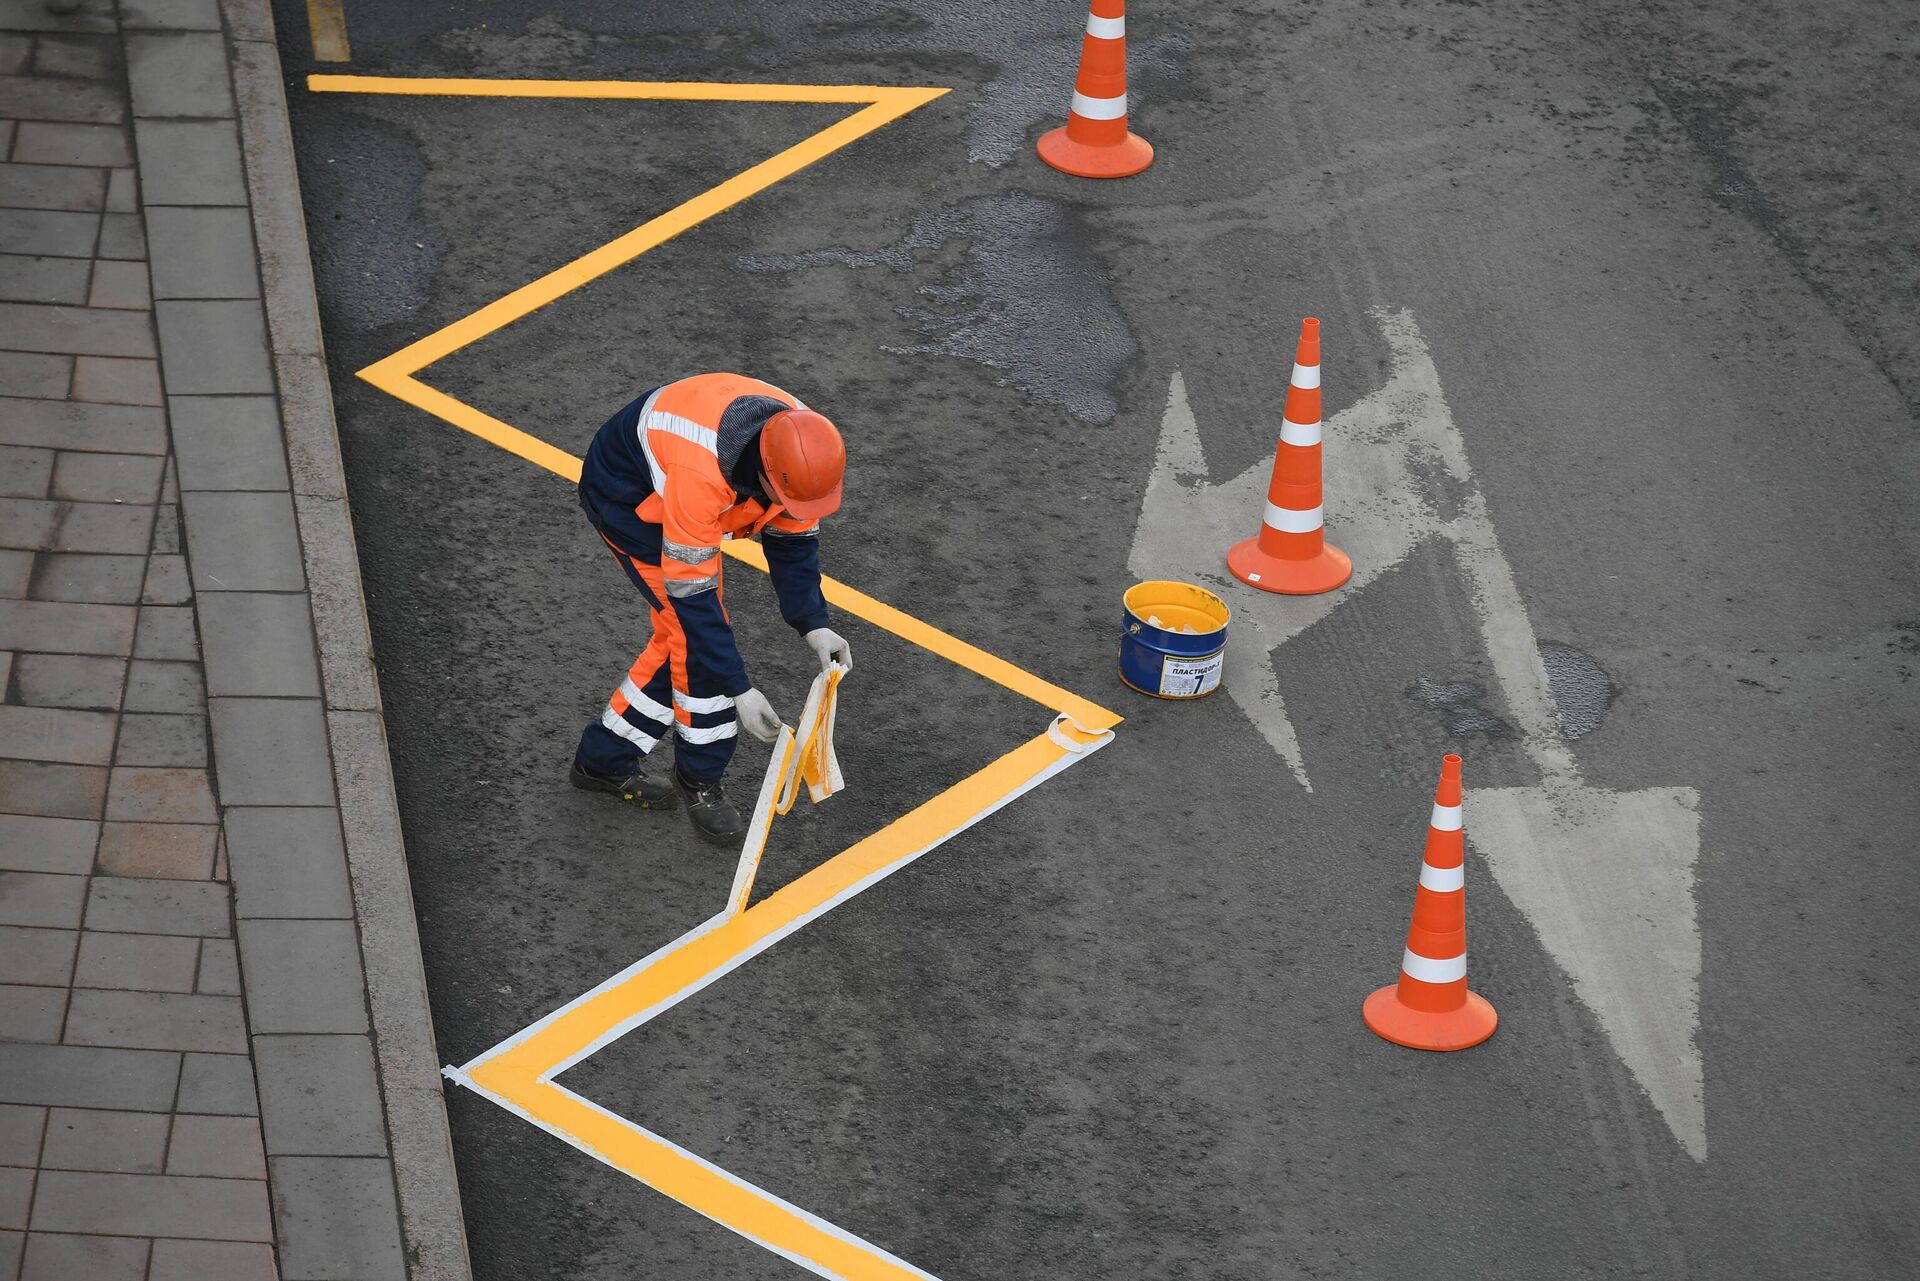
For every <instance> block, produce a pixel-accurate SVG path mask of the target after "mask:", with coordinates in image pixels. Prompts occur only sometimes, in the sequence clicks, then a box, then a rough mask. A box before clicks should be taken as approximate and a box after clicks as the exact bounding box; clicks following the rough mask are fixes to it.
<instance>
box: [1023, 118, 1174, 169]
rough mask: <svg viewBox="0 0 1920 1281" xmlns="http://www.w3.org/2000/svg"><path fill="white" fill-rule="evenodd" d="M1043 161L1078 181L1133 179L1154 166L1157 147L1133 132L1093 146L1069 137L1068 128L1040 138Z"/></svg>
mask: <svg viewBox="0 0 1920 1281" xmlns="http://www.w3.org/2000/svg"><path fill="white" fill-rule="evenodd" d="M1038 150H1039V152H1040V158H1041V159H1042V160H1044V161H1046V162H1047V163H1048V164H1050V165H1052V166H1053V167H1054V168H1055V169H1058V170H1059V171H1060V172H1061V173H1070V174H1072V175H1073V176H1074V177H1076V178H1130V177H1132V176H1133V175H1134V174H1137V173H1139V172H1140V171H1141V170H1143V169H1145V168H1146V167H1147V166H1148V165H1150V164H1152V163H1153V144H1152V143H1150V142H1148V141H1147V140H1146V139H1145V138H1142V137H1141V136H1140V135H1139V134H1137V133H1130V134H1128V135H1127V136H1126V137H1125V138H1124V139H1122V140H1121V141H1119V142H1116V143H1114V144H1112V145H1111V146H1106V147H1089V146H1088V145H1087V144H1086V143H1084V142H1075V141H1074V140H1073V139H1071V138H1069V137H1067V128H1066V126H1065V125H1062V126H1060V128H1058V129H1053V130H1049V131H1048V132H1046V133H1043V134H1041V135H1040V142H1039V144H1038Z"/></svg>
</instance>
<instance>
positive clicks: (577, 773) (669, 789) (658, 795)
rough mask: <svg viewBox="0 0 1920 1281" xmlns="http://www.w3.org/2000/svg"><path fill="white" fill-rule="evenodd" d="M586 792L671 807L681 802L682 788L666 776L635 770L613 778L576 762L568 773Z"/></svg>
mask: <svg viewBox="0 0 1920 1281" xmlns="http://www.w3.org/2000/svg"><path fill="white" fill-rule="evenodd" d="M567 777H568V778H569V779H570V780H571V781H572V783H573V785H574V786H575V787H577V788H579V789H580V790H581V791H583V792H612V793H613V794H614V795H615V796H618V797H619V798H620V799H621V800H623V801H625V802H627V804H629V805H637V806H639V807H640V808H641V809H643V810H670V809H677V808H678V807H679V805H680V792H679V789H678V788H676V787H674V785H673V784H672V783H670V782H668V781H667V780H666V779H664V778H652V777H650V776H648V775H646V774H642V773H640V772H639V771H638V770H635V771H634V773H633V776H632V777H631V778H609V777H608V776H606V775H605V774H595V773H593V772H592V771H590V770H585V769H582V768H581V767H580V762H579V761H575V762H574V763H573V769H572V771H571V772H570V773H569V774H568V776H567Z"/></svg>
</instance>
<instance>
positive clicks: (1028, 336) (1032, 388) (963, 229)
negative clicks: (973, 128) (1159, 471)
mask: <svg viewBox="0 0 1920 1281" xmlns="http://www.w3.org/2000/svg"><path fill="white" fill-rule="evenodd" d="M955 242H959V243H960V244H962V245H964V246H965V248H964V250H963V251H962V252H963V255H964V256H963V257H962V258H961V260H960V261H958V262H951V263H950V265H946V266H945V267H944V269H943V270H942V271H941V272H940V274H939V276H938V278H937V279H935V280H931V281H924V282H922V283H921V284H919V285H917V286H916V287H915V290H914V292H915V294H917V295H918V296H919V297H920V298H921V299H922V300H923V301H922V302H921V303H919V304H917V305H912V306H902V307H897V308H895V311H896V312H898V314H899V315H900V316H902V317H903V318H905V319H906V321H907V322H908V323H909V324H910V325H911V326H912V327H913V329H914V331H915V332H916V333H918V334H920V335H922V336H923V337H924V338H926V340H927V341H925V342H920V343H904V344H900V343H887V344H883V345H882V346H881V350H882V351H886V352H891V353H893V354H895V355H902V356H956V357H959V358H960V359H962V360H971V361H975V362H977V363H979V364H982V365H986V366H987V367H988V368H990V369H994V370H996V371H998V372H999V374H1000V375H1001V376H1000V377H999V378H997V379H996V380H995V381H996V384H997V385H999V386H1010V387H1014V388H1017V389H1018V390H1020V391H1023V392H1025V393H1027V394H1028V395H1029V396H1031V397H1032V398H1033V399H1034V400H1035V401H1037V402H1039V403H1040V404H1043V405H1057V406H1059V407H1060V408H1062V409H1065V410H1066V411H1067V412H1068V413H1070V414H1072V415H1073V416H1074V417H1076V418H1079V419H1082V420H1084V421H1086V422H1091V423H1110V422H1112V421H1113V416H1114V414H1115V413H1116V412H1118V409H1119V401H1118V399H1117V394H1118V388H1117V384H1118V383H1119V381H1120V379H1121V378H1122V376H1123V375H1124V374H1125V372H1126V370H1127V368H1128V367H1129V366H1130V365H1131V364H1132V363H1133V361H1134V360H1135V358H1136V357H1137V356H1138V354H1139V347H1138V345H1137V344H1136V343H1135V342H1134V338H1133V331H1132V329H1131V328H1130V327H1129V326H1128V324H1127V319H1126V317H1125V316H1124V315H1122V314H1121V312H1120V309H1119V307H1118V306H1116V305H1115V303H1114V299H1113V293H1112V288H1111V286H1110V284H1109V283H1108V280H1107V276H1106V272H1105V271H1104V269H1103V268H1102V267H1101V265H1100V264H1099V263H1098V262H1097V261H1096V260H1095V259H1094V257H1093V256H1092V254H1091V253H1089V252H1088V249H1087V237H1086V232H1085V230H1084V228H1083V227H1082V226H1081V225H1080V223H1079V219H1078V217H1077V216H1076V214H1075V212H1074V210H1073V209H1072V207H1071V206H1069V205H1067V204H1065V203H1063V202H1061V201H1058V200H1049V199H1045V198H1043V197H1039V196H1035V195H1031V194H1029V193H1027V192H1024V191H1012V192H1008V193H1006V194H1005V195H998V196H981V197H977V198H975V199H972V200H964V201H962V202H960V203H959V204H957V205H952V206H949V207H948V208H946V209H942V210H938V211H936V212H933V213H929V214H922V215H920V216H919V217H917V218H915V219H914V221H913V229H912V230H911V231H910V232H908V233H907V235H906V237H905V238H904V239H902V240H901V241H899V242H898V243H897V244H895V245H893V246H891V247H889V248H885V249H878V250H868V251H858V250H853V249H846V248H833V249H815V250H811V251H809V252H806V253H800V254H770V255H751V254H750V255H746V256H743V257H742V258H740V259H739V266H740V269H741V270H743V271H748V272H792V271H803V270H807V269H811V268H817V267H825V266H843V267H886V268H887V269H889V270H891V271H895V272H901V273H907V272H914V271H916V269H917V268H919V267H921V266H922V265H923V264H926V263H930V262H939V260H940V259H942V258H943V257H944V258H949V259H950V258H951V257H952V255H951V254H947V253H943V251H944V250H945V249H946V247H947V246H948V245H950V244H953V243H955Z"/></svg>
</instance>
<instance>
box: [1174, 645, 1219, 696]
mask: <svg viewBox="0 0 1920 1281" xmlns="http://www.w3.org/2000/svg"><path fill="white" fill-rule="evenodd" d="M1226 662H1227V651H1226V650H1225V649H1218V650H1215V651H1214V652H1213V653H1211V654H1208V655H1207V656H1205V657H1204V658H1174V657H1172V656H1171V655H1169V656H1167V657H1166V658H1163V659H1162V660H1161V662H1160V692H1161V693H1162V694H1164V695H1166V696H1167V697H1169V698H1198V697H1199V696H1200V695H1202V694H1211V693H1212V692H1213V691H1214V689H1215V688H1216V687H1217V686H1218V685H1219V684H1220V669H1221V668H1223V667H1225V666H1226Z"/></svg>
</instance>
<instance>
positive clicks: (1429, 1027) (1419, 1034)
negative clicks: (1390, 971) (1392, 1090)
mask: <svg viewBox="0 0 1920 1281" xmlns="http://www.w3.org/2000/svg"><path fill="white" fill-rule="evenodd" d="M1360 1013H1361V1016H1362V1017H1363V1018H1365V1019H1366V1021H1367V1026H1368V1027H1370V1028H1372V1029H1373V1030H1374V1032H1375V1033H1377V1034H1378V1035H1380V1036H1383V1037H1385V1038H1386V1039H1387V1040H1389V1041H1392V1042H1393V1043H1394V1044H1395V1045H1404V1046H1406V1047H1407V1048H1408V1049H1410V1050H1464V1049H1466V1048H1467V1047H1468V1046H1472V1045H1478V1044H1480V1042H1482V1041H1484V1040H1486V1039H1487V1038H1488V1037H1490V1036H1492V1035H1493V1029H1494V1028H1495V1027H1496V1026H1497V1025H1498V1024H1499V1022H1500V1016H1499V1015H1498V1014H1496V1013H1495V1012H1494V1009H1493V1006H1491V1005H1489V1004H1487V1000H1486V998H1485V997H1483V996H1479V995H1477V994H1475V993H1473V992H1469V993H1467V1003H1466V1004H1465V1005H1463V1006H1461V1007H1460V1008H1459V1009H1457V1010H1447V1011H1446V1012H1444V1013H1440V1014H1434V1013H1430V1012H1429V1011H1426V1010H1416V1009H1413V1008H1412V1007H1411V1006H1406V1005H1402V1004H1400V985H1399V984H1398V983H1389V984H1387V986H1385V987H1383V988H1381V989H1380V990H1379V991H1378V992H1375V993H1374V994H1373V995H1372V996H1369V997H1368V998H1367V1002H1366V1004H1365V1005H1363V1006H1361V1007H1360Z"/></svg>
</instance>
